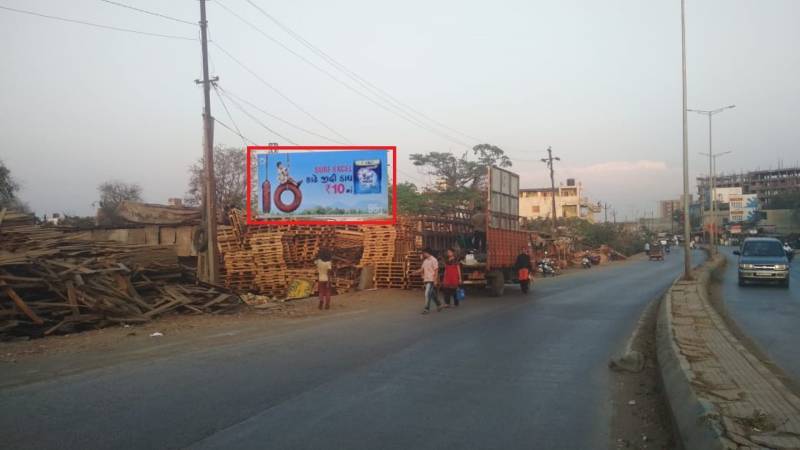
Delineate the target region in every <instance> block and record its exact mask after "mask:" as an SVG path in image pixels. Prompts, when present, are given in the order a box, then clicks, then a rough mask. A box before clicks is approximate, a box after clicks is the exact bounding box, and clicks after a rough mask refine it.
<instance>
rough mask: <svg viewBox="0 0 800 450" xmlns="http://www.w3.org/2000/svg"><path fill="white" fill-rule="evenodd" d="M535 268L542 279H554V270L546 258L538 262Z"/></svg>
mask: <svg viewBox="0 0 800 450" xmlns="http://www.w3.org/2000/svg"><path fill="white" fill-rule="evenodd" d="M536 267H537V270H538V272H539V273H541V274H542V276H543V277H546V276H548V275H549V276H551V277H554V276H556V275H557V274H556V269H555V268H554V267H553V263H552V262H551V261H550V259H548V258H544V259H542V260H540V261H539V262H538V263H537V264H536Z"/></svg>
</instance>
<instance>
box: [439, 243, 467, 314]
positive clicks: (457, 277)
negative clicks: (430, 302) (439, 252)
mask: <svg viewBox="0 0 800 450" xmlns="http://www.w3.org/2000/svg"><path fill="white" fill-rule="evenodd" d="M461 282H462V280H461V263H460V262H459V260H458V256H457V254H456V251H455V250H454V249H452V248H448V249H447V254H446V256H445V260H444V275H442V295H443V296H444V304H445V305H447V306H450V300H451V299H452V300H453V304H454V305H455V306H458V303H459V302H458V296H457V295H456V291H457V290H458V288H459V286H461Z"/></svg>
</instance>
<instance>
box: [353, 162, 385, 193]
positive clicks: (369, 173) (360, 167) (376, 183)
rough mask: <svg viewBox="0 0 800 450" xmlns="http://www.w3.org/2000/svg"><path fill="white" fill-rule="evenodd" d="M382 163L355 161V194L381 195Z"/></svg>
mask: <svg viewBox="0 0 800 450" xmlns="http://www.w3.org/2000/svg"><path fill="white" fill-rule="evenodd" d="M382 174H383V170H382V168H381V161H380V160H379V159H361V160H355V161H353V192H354V193H355V194H380V193H381V175H382Z"/></svg>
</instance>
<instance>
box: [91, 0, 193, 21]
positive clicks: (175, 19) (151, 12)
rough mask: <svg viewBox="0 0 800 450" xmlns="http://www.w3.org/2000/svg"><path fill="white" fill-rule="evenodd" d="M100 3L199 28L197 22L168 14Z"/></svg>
mask: <svg viewBox="0 0 800 450" xmlns="http://www.w3.org/2000/svg"><path fill="white" fill-rule="evenodd" d="M100 1H101V2H104V3H108V4H109V5H114V6H120V7H122V8H127V9H131V10H133V11H137V12H140V13H144V14H149V15H151V16H156V17H161V18H162V19H168V20H172V21H174V22H180V23H185V24H188V25H192V26H195V27H196V26H197V23H195V22H190V21H188V20H183V19H178V18H177V17H172V16H168V15H166V14H161V13H157V12H153V11H148V10H146V9H141V8H137V7H135V6H130V5H126V4H124V3H120V2H115V1H112V0H100Z"/></svg>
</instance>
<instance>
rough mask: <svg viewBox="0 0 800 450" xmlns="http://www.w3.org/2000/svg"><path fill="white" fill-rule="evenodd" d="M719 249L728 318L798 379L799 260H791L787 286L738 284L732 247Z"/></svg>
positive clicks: (799, 335) (799, 369) (799, 334)
mask: <svg viewBox="0 0 800 450" xmlns="http://www.w3.org/2000/svg"><path fill="white" fill-rule="evenodd" d="M722 252H723V253H724V254H725V256H726V257H727V258H728V264H727V266H726V268H725V276H724V277H723V280H722V297H723V299H724V301H725V305H726V307H727V309H728V312H729V313H730V315H731V318H733V320H734V321H736V323H737V324H738V325H739V328H741V330H742V331H743V332H744V333H745V334H747V335H748V336H749V337H750V338H751V339H752V340H753V341H754V342H755V344H756V345H758V347H759V348H760V350H762V351H763V352H765V353H766V354H767V356H769V358H770V359H772V360H773V361H774V362H775V363H776V364H777V365H778V366H780V367H781V368H782V369H783V370H784V371H785V372H786V373H787V374H788V375H789V376H791V377H792V378H794V379H795V380H796V381H800V264H798V261H795V262H794V263H793V264H792V268H791V275H790V277H791V281H790V286H789V289H786V288H782V287H778V286H769V285H758V286H756V285H752V286H745V287H739V285H738V278H737V277H738V274H737V272H736V256H734V255H733V249H731V248H723V249H722Z"/></svg>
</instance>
